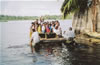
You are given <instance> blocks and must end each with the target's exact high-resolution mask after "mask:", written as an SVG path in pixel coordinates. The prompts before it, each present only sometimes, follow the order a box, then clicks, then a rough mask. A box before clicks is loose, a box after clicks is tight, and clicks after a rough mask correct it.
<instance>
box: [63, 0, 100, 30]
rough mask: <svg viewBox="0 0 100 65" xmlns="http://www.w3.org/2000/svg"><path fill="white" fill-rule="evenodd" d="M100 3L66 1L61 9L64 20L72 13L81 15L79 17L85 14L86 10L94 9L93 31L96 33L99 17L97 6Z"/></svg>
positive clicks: (87, 0) (83, 0) (96, 0)
mask: <svg viewBox="0 0 100 65" xmlns="http://www.w3.org/2000/svg"><path fill="white" fill-rule="evenodd" d="M98 2H99V0H65V1H64V2H63V5H62V7H61V12H62V13H63V18H64V19H65V18H66V16H67V15H68V14H70V13H72V12H74V13H76V12H77V13H79V16H80V15H82V14H84V13H85V11H86V10H88V9H89V8H90V7H91V8H92V9H93V10H92V12H93V13H92V14H93V15H94V17H93V21H92V23H93V31H94V32H95V31H96V24H97V23H96V15H97V9H96V4H97V3H98Z"/></svg>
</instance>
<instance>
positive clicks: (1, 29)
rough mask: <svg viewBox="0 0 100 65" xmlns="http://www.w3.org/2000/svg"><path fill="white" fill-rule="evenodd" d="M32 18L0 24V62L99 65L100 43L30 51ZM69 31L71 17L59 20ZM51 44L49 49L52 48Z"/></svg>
mask: <svg viewBox="0 0 100 65" xmlns="http://www.w3.org/2000/svg"><path fill="white" fill-rule="evenodd" d="M30 23H31V21H9V22H2V23H0V65H100V45H95V46H93V47H88V46H84V45H76V46H75V47H73V46H67V45H64V44H63V43H61V45H62V46H56V45H55V44H54V46H53V47H50V46H49V45H48V46H49V47H50V49H51V48H52V49H53V50H52V53H50V54H48V52H47V48H46V47H45V46H44V47H43V48H41V50H40V51H39V52H38V53H34V54H32V53H31V50H30V47H29V28H30V25H31V24H30ZM60 24H61V27H62V29H63V31H64V30H68V28H69V27H70V26H72V25H71V24H72V21H71V20H63V21H60ZM49 47H48V48H49Z"/></svg>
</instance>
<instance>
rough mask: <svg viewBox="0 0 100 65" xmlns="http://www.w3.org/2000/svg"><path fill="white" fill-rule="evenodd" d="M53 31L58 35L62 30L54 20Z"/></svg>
mask: <svg viewBox="0 0 100 65" xmlns="http://www.w3.org/2000/svg"><path fill="white" fill-rule="evenodd" d="M53 32H54V33H56V34H57V36H59V37H60V36H61V35H62V30H61V27H60V23H59V22H58V21H56V22H55V28H54V29H53Z"/></svg>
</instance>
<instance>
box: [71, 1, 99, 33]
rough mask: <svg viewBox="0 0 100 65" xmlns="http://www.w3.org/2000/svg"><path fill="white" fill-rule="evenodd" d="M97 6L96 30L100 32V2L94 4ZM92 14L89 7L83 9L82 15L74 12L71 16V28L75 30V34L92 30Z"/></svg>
mask: <svg viewBox="0 0 100 65" xmlns="http://www.w3.org/2000/svg"><path fill="white" fill-rule="evenodd" d="M96 7H97V11H98V13H97V18H96V19H97V21H96V22H97V30H96V31H97V32H100V3H99V4H98V5H97V6H96ZM92 20H93V14H92V8H89V9H88V10H86V11H85V13H84V14H83V15H80V14H79V13H75V14H74V17H73V24H72V26H73V28H74V29H75V31H76V34H80V33H84V32H93V24H92Z"/></svg>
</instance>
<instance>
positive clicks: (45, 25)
mask: <svg viewBox="0 0 100 65" xmlns="http://www.w3.org/2000/svg"><path fill="white" fill-rule="evenodd" d="M33 29H34V30H35V31H37V32H38V33H56V34H57V35H61V34H62V30H61V27H60V23H59V21H58V20H56V21H47V22H44V21H38V19H36V21H34V22H32V26H31V28H30V31H31V33H30V37H31V35H32V32H33V31H32V30H33Z"/></svg>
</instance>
